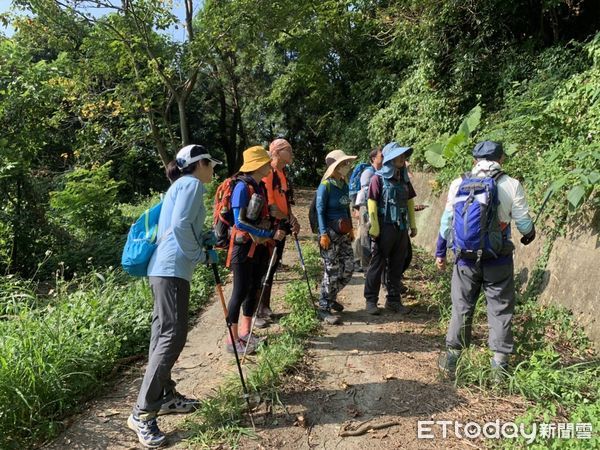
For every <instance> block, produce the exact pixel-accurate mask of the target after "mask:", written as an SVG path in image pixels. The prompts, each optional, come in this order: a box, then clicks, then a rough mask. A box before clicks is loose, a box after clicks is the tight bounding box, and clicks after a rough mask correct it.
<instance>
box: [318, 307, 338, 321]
mask: <svg viewBox="0 0 600 450" xmlns="http://www.w3.org/2000/svg"><path fill="white" fill-rule="evenodd" d="M318 314H319V319H320V320H322V321H323V322H325V323H326V324H328V325H338V324H340V323H341V322H342V321H341V319H340V318H339V316H336V315H335V314H331V311H330V310H328V309H323V308H319V311H318Z"/></svg>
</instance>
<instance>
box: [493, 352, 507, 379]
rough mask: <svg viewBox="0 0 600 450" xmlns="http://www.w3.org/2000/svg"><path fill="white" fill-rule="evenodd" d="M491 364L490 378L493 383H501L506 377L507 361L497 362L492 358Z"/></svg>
mask: <svg viewBox="0 0 600 450" xmlns="http://www.w3.org/2000/svg"><path fill="white" fill-rule="evenodd" d="M490 364H491V366H492V372H491V379H492V382H493V383H494V384H501V383H502V382H503V381H505V380H506V379H507V377H508V363H507V362H498V361H496V360H495V359H494V358H492V359H491V360H490Z"/></svg>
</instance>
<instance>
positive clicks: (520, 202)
mask: <svg viewBox="0 0 600 450" xmlns="http://www.w3.org/2000/svg"><path fill="white" fill-rule="evenodd" d="M515 181H516V182H517V185H516V189H515V196H514V198H513V203H512V208H511V216H512V218H513V219H514V221H515V224H516V225H517V230H519V232H520V233H521V234H523V235H525V234H528V233H530V232H531V230H532V229H533V221H532V220H531V217H530V216H529V206H528V205H527V199H526V198H525V190H524V189H523V186H522V185H521V183H519V181H517V180H515Z"/></svg>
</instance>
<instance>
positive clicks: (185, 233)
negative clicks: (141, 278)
mask: <svg viewBox="0 0 600 450" xmlns="http://www.w3.org/2000/svg"><path fill="white" fill-rule="evenodd" d="M204 192H205V189H204V186H203V185H202V183H201V182H200V180H198V179H197V178H196V177H193V176H192V175H184V176H182V177H181V178H179V179H178V180H177V181H175V182H174V183H173V184H172V185H171V187H170V188H169V190H168V191H167V193H166V194H165V198H164V200H163V205H162V209H161V211H160V219H159V220H158V234H157V239H158V241H159V243H158V247H157V248H156V251H155V252H154V254H153V255H152V258H151V259H150V263H149V265H148V276H150V277H178V278H183V279H184V280H188V281H191V279H192V274H193V272H194V268H195V267H196V264H198V263H202V262H204V261H206V253H205V250H204V248H203V247H202V245H201V244H200V243H201V242H202V236H203V235H202V231H203V228H204V219H205V217H206V210H205V209H204V201H203V196H204ZM192 226H193V228H194V231H195V233H196V236H194V233H193V231H192Z"/></svg>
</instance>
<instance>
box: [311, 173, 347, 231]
mask: <svg viewBox="0 0 600 450" xmlns="http://www.w3.org/2000/svg"><path fill="white" fill-rule="evenodd" d="M349 195H350V194H349V189H348V183H346V182H345V181H338V180H334V179H333V178H328V179H326V180H325V181H323V182H322V183H321V184H320V185H319V188H318V189H317V202H316V203H317V218H318V220H319V234H325V233H327V228H328V226H327V224H328V223H329V222H331V221H332V220H337V219H341V218H343V217H348V218H349V217H350V209H349V205H350V196H349Z"/></svg>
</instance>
